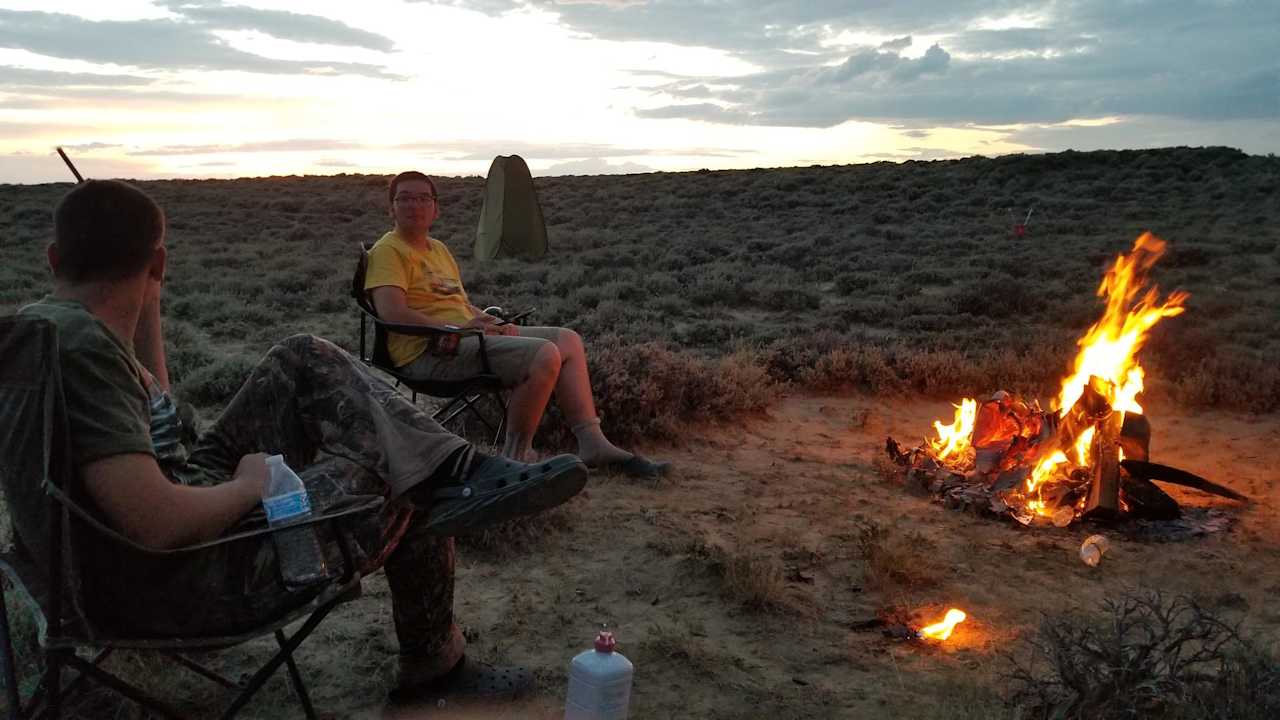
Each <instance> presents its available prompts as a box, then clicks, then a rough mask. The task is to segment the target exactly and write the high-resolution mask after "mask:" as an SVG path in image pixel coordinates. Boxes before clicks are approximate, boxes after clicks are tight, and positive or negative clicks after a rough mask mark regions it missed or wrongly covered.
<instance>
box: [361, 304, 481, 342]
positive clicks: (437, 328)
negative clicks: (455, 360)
mask: <svg viewBox="0 0 1280 720" xmlns="http://www.w3.org/2000/svg"><path fill="white" fill-rule="evenodd" d="M360 310H361V312H363V313H364V314H365V315H367V316H368V317H369V319H370V320H372V321H373V322H375V323H377V324H378V325H380V326H381V327H382V328H384V329H386V330H389V331H391V332H393V333H399V334H401V335H414V336H417V337H430V336H432V335H461V336H463V337H466V336H468V335H480V336H482V337H483V336H484V331H483V330H481V329H480V328H464V327H458V326H457V325H425V324H417V323H393V322H387V321H386V320H383V319H382V318H380V317H378V316H377V315H375V314H373V313H371V312H369V311H368V310H365V309H364V308H360Z"/></svg>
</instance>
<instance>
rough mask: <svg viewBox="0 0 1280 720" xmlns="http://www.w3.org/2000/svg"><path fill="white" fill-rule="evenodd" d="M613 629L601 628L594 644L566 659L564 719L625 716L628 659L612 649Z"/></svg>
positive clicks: (618, 719) (628, 700) (620, 718)
mask: <svg viewBox="0 0 1280 720" xmlns="http://www.w3.org/2000/svg"><path fill="white" fill-rule="evenodd" d="M616 644H617V643H616V642H615V641H614V639H613V633H611V632H608V631H605V630H601V631H600V634H599V635H597V636H596V642H595V648H594V649H592V650H587V651H585V652H582V653H579V654H578V655H577V656H576V657H574V658H573V662H571V663H569V694H568V697H567V698H565V703H564V718H565V720H625V718H626V717H627V708H628V706H629V705H630V703H631V674H632V670H633V669H634V667H633V666H632V664H631V661H630V660H628V659H626V658H625V657H623V656H622V654H621V653H617V652H614V650H613V648H614V646H615V645H616Z"/></svg>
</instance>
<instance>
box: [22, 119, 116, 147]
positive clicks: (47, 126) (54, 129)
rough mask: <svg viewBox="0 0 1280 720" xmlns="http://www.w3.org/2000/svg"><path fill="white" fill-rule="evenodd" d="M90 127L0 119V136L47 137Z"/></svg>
mask: <svg viewBox="0 0 1280 720" xmlns="http://www.w3.org/2000/svg"><path fill="white" fill-rule="evenodd" d="M92 129H93V128H91V127H89V126H88V125H67V124H51V123H27V122H11V121H5V120H0V136H3V137H5V138H6V139H10V140H12V139H17V138H47V137H49V136H51V135H57V134H58V133H65V134H67V135H76V134H80V133H83V132H86V131H90V130H92ZM50 152H53V150H52V149H50Z"/></svg>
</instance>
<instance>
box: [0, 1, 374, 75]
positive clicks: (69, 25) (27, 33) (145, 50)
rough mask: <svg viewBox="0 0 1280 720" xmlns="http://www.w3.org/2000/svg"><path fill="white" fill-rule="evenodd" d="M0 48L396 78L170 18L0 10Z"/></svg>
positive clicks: (177, 66) (172, 65)
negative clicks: (275, 50)
mask: <svg viewBox="0 0 1280 720" xmlns="http://www.w3.org/2000/svg"><path fill="white" fill-rule="evenodd" d="M0 47H2V48H15V49H20V50H28V51H30V52H33V53H37V54H40V55H46V56H49V57H56V58H65V59H70V60H85V61H88V62H94V63H113V64H116V65H126V66H132V67H138V68H146V69H158V70H239V71H244V72H257V73H278V74H313V75H364V76H368V77H374V78H389V79H390V78H397V77H398V76H395V75H393V74H391V73H389V72H388V71H387V70H386V69H385V68H383V67H380V66H377V65H370V64H366V63H347V62H325V61H309V60H278V59H274V58H268V57H263V56H261V55H255V54H253V53H248V52H244V51H242V50H237V49H235V48H233V47H231V46H230V45H228V44H227V43H226V42H225V41H223V40H222V39H221V38H219V37H218V36H217V35H216V34H214V33H213V31H212V29H211V28H210V27H208V26H206V25H202V24H200V23H193V22H186V21H182V20H170V19H159V20H102V21H93V20H86V19H84V18H81V17H77V16H75V15H67V14H63V13H46V12H37V11H19V10H0Z"/></svg>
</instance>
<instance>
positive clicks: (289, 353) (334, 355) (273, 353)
mask: <svg viewBox="0 0 1280 720" xmlns="http://www.w3.org/2000/svg"><path fill="white" fill-rule="evenodd" d="M343 354H344V353H343V351H342V349H341V348H339V347H338V346H337V345H334V344H333V343H331V342H329V341H328V340H325V339H324V338H322V337H319V336H317V335H311V334H310V333H298V334H296V335H290V336H289V337H287V338H285V339H283V340H281V341H280V342H277V343H276V344H275V345H274V346H273V347H272V348H271V349H270V350H268V351H267V355H268V356H270V357H275V358H277V359H280V358H286V357H287V358H296V359H297V361H298V362H304V363H307V364H309V365H321V364H327V363H331V362H333V361H336V360H338V359H339V358H341V357H342V356H343Z"/></svg>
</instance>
